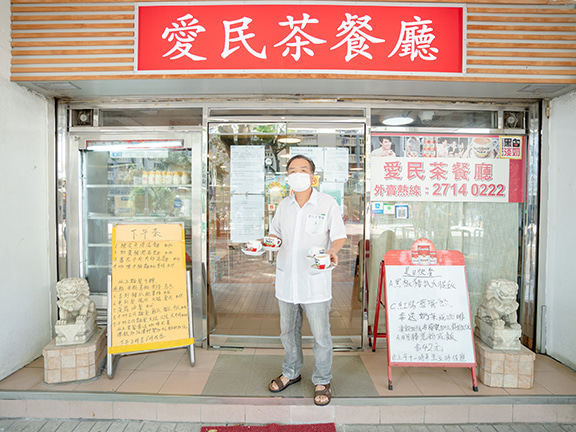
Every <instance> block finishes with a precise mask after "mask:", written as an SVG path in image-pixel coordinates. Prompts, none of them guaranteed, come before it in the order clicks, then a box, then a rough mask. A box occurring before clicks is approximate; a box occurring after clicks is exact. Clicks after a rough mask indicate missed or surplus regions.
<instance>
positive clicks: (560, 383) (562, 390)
mask: <svg viewBox="0 0 576 432" xmlns="http://www.w3.org/2000/svg"><path fill="white" fill-rule="evenodd" d="M534 380H535V381H536V383H538V384H540V385H541V386H542V387H544V388H545V389H546V390H548V391H549V392H550V393H553V394H558V395H574V394H576V377H574V378H573V377H571V376H569V375H567V374H563V373H558V371H550V372H538V373H536V374H535V375H534Z"/></svg>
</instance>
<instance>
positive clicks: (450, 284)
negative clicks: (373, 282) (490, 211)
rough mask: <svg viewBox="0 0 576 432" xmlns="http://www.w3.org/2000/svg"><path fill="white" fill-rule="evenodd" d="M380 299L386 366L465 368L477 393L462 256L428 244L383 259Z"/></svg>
mask: <svg viewBox="0 0 576 432" xmlns="http://www.w3.org/2000/svg"><path fill="white" fill-rule="evenodd" d="M382 280H383V281H384V282H383V283H384V295H385V303H384V304H385V307H386V329H387V338H386V342H387V347H388V386H389V389H390V390H392V371H391V367H393V366H400V367H422V366H427V367H469V368H471V370H472V386H473V389H474V391H477V390H478V388H477V382H476V354H475V351H474V333H473V326H472V319H471V314H470V301H469V296H468V284H467V281H466V271H465V266H464V256H463V255H462V253H461V252H459V251H448V250H436V248H435V247H434V244H433V243H432V242H431V241H430V240H428V239H419V240H417V241H415V242H414V245H413V246H412V249H411V250H391V251H388V252H387V253H386V254H385V256H384V277H383V278H382Z"/></svg>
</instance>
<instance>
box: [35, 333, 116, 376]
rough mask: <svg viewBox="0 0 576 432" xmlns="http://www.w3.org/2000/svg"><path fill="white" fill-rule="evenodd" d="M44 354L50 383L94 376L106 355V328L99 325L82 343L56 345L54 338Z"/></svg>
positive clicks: (45, 374)
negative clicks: (86, 340) (88, 338)
mask: <svg viewBox="0 0 576 432" xmlns="http://www.w3.org/2000/svg"><path fill="white" fill-rule="evenodd" d="M42 354H43V356H44V381H45V382H46V383H48V384H54V383H62V382H69V381H78V380H87V379H90V378H94V377H95V376H96V373H97V372H98V369H99V368H100V366H101V365H102V363H103V361H104V358H105V357H106V329H105V328H104V327H97V328H96V330H95V331H94V334H93V335H92V337H91V338H90V340H89V341H88V342H86V343H83V344H81V345H63V346H62V345H61V346H56V342H55V339H53V340H52V342H50V343H49V344H48V345H46V346H45V347H44V349H43V350H42Z"/></svg>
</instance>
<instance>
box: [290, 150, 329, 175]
mask: <svg viewBox="0 0 576 432" xmlns="http://www.w3.org/2000/svg"><path fill="white" fill-rule="evenodd" d="M296 155H304V156H306V157H307V158H310V159H312V160H313V161H314V165H316V172H323V171H324V166H325V165H324V149H323V148H322V147H290V157H292V156H296Z"/></svg>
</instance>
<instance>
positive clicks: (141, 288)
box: [108, 224, 194, 354]
mask: <svg viewBox="0 0 576 432" xmlns="http://www.w3.org/2000/svg"><path fill="white" fill-rule="evenodd" d="M184 247H185V243H184V228H183V227H182V225H180V224H138V225H128V224H126V225H122V224H119V225H116V226H115V227H114V228H113V232H112V284H111V286H110V288H109V293H108V296H109V302H110V307H109V330H108V334H109V343H108V354H120V353H129V352H138V351H147V350H155V349H162V348H173V347H179V346H186V345H192V344H193V343H194V339H193V338H191V337H190V334H191V333H190V327H189V326H190V324H189V323H190V320H189V307H188V297H189V296H188V287H187V283H186V282H187V281H186V261H185V252H184Z"/></svg>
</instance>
